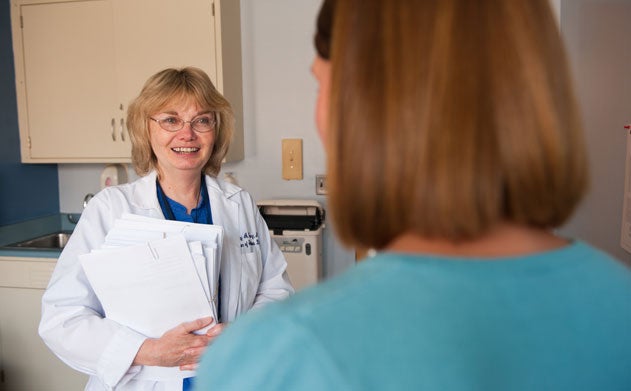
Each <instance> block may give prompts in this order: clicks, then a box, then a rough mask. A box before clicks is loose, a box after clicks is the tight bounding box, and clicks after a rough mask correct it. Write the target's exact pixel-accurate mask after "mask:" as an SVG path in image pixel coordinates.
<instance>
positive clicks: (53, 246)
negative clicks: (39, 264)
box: [4, 231, 72, 250]
mask: <svg viewBox="0 0 631 391" xmlns="http://www.w3.org/2000/svg"><path fill="white" fill-rule="evenodd" d="M71 234H72V232H70V231H61V232H54V233H52V234H48V235H44V236H39V237H37V238H33V239H28V240H24V241H22V242H17V243H13V244H8V245H6V246H4V247H7V248H22V249H29V250H42V249H50V250H61V249H63V248H64V246H66V243H68V239H70V235H71Z"/></svg>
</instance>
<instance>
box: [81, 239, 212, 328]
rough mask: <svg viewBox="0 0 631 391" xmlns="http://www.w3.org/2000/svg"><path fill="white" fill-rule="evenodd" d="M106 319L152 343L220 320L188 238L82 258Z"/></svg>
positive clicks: (98, 253)
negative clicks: (182, 327) (203, 321)
mask: <svg viewBox="0 0 631 391" xmlns="http://www.w3.org/2000/svg"><path fill="white" fill-rule="evenodd" d="M79 259H80V261H81V264H82V266H83V269H84V270H85V273H86V275H87V277H88V280H89V281H90V284H91V285H92V288H93V289H94V291H95V293H96V295H97V297H98V298H99V300H100V301H101V304H102V305H103V309H104V311H105V316H106V317H107V318H109V319H112V320H114V321H116V322H118V323H121V324H124V325H126V326H128V327H130V328H132V329H134V330H136V331H138V332H140V333H142V334H144V335H146V336H148V337H150V338H158V337H160V336H161V335H162V334H164V332H166V331H167V330H170V329H172V328H173V327H175V326H177V325H178V324H180V323H182V322H185V321H191V320H194V319H198V318H203V317H207V316H211V317H214V318H215V314H214V313H213V310H212V307H211V305H210V303H209V301H208V299H207V295H206V292H205V291H204V287H203V285H202V283H201V282H200V277H199V275H198V272H197V271H198V270H197V268H196V267H195V263H194V260H193V257H192V256H191V253H190V251H189V247H188V244H187V242H186V239H185V238H184V236H183V235H171V236H169V237H168V238H164V239H158V240H152V241H150V242H148V243H145V244H141V245H134V246H127V247H121V248H116V249H111V250H106V251H97V252H92V253H90V254H85V255H81V256H80V257H79Z"/></svg>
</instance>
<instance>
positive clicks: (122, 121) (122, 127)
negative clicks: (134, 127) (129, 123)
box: [121, 105, 125, 141]
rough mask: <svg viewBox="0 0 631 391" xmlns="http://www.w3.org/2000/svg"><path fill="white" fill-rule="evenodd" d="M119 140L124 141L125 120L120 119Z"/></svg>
mask: <svg viewBox="0 0 631 391" xmlns="http://www.w3.org/2000/svg"><path fill="white" fill-rule="evenodd" d="M121 107H122V105H121ZM121 140H123V141H125V120H124V119H122V118H121Z"/></svg>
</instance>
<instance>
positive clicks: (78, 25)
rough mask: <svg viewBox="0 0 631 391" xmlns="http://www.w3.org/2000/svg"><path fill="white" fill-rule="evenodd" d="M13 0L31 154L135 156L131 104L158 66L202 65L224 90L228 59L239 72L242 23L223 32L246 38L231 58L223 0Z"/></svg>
mask: <svg viewBox="0 0 631 391" xmlns="http://www.w3.org/2000/svg"><path fill="white" fill-rule="evenodd" d="M226 3H227V4H228V3H229V4H231V5H230V6H229V7H225V9H226V11H230V12H229V13H228V14H229V15H231V17H232V18H235V20H234V21H233V20H231V21H228V20H226V21H225V23H226V24H230V25H233V24H235V23H236V25H237V26H238V25H240V23H239V13H238V1H236V2H235V1H228V2H226ZM235 4H236V5H237V6H236V8H235ZM11 5H12V10H11V18H12V25H13V46H14V57H15V65H16V66H15V68H16V87H17V98H18V111H19V115H18V118H19V125H20V142H21V152H22V161H23V162H28V163H51V162H54V163H64V162H68V163H74V162H77V163H79V162H81V163H85V162H88V163H90V162H93V163H108V162H123V163H126V162H130V161H131V143H130V140H129V133H128V131H127V127H126V123H125V120H126V116H127V107H128V105H129V103H130V102H131V100H132V99H133V98H135V97H136V96H137V95H138V93H139V92H140V89H141V88H142V86H143V84H144V82H145V81H146V80H147V79H148V78H149V77H150V76H151V75H153V74H154V73H156V72H158V71H160V70H162V69H165V68H168V67H176V68H179V67H184V66H195V67H198V68H201V69H203V70H204V71H205V72H207V73H208V75H209V76H210V78H211V79H212V80H213V82H214V83H215V85H216V86H217V88H218V89H219V91H221V92H224V87H225V86H224V81H223V75H224V68H225V67H226V66H228V67H230V71H229V72H228V74H230V72H231V71H233V70H236V71H237V72H238V73H240V71H241V67H240V65H241V64H240V42H239V41H240V32H239V30H238V29H237V30H236V32H237V33H236V34H232V35H236V36H234V37H223V39H228V38H229V39H230V40H229V42H231V43H232V42H235V40H236V42H238V43H239V46H238V47H239V56H237V57H235V58H231V59H229V60H230V61H227V58H224V59H222V56H221V53H222V34H221V23H220V22H219V19H220V18H219V16H220V13H219V10H221V4H220V3H219V0H186V1H178V0H67V1H64V2H54V1H53V0H11ZM230 52H231V53H232V52H233V50H231V51H230ZM232 57H234V56H232ZM224 64H225V65H224ZM231 64H237V65H238V66H231ZM238 76H239V78H238V80H237V81H238V83H237V84H239V85H238V86H237V85H230V88H229V90H230V94H229V95H230V96H228V98H229V100H231V103H233V105H234V106H235V109H236V110H235V112H236V113H237V123H238V124H239V129H237V130H236V132H235V133H236V135H235V140H237V143H236V145H233V147H231V152H232V155H231V156H232V158H230V159H229V160H239V159H242V158H243V141H242V138H243V136H242V131H243V130H242V120H241V118H240V117H239V116H240V115H241V112H240V107H241V102H240V101H241V100H242V95H241V84H240V83H241V79H240V74H239V75H238ZM230 80H236V79H235V78H234V77H231V78H230ZM231 83H232V84H235V83H234V82H232V81H231ZM233 91H237V94H234V93H233ZM235 100H238V101H236V102H235ZM235 152H236V153H235Z"/></svg>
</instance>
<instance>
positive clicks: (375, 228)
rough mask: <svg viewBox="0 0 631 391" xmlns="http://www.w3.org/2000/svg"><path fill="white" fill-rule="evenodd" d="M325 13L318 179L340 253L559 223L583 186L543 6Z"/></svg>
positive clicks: (347, 3)
mask: <svg viewBox="0 0 631 391" xmlns="http://www.w3.org/2000/svg"><path fill="white" fill-rule="evenodd" d="M327 3H328V1H327ZM331 4H333V5H332V7H333V10H334V12H333V13H334V15H335V17H334V20H333V31H332V35H331V36H332V39H331V42H330V50H331V52H330V53H331V54H330V58H331V64H332V93H331V106H330V118H329V119H330V124H329V132H328V134H327V143H328V145H327V150H328V160H327V169H328V186H329V191H330V193H329V194H330V197H329V205H330V209H331V215H332V218H333V221H334V224H335V227H336V230H337V232H338V234H339V236H340V238H341V239H342V241H343V242H345V243H346V244H348V245H351V246H358V247H364V248H368V247H374V248H382V247H384V246H386V245H387V244H388V243H389V242H390V241H391V240H392V239H394V238H395V237H397V236H398V235H401V234H402V233H405V232H414V233H416V234H418V235H421V236H424V237H434V238H438V237H439V238H446V239H449V240H453V241H458V240H466V239H470V238H475V237H478V236H480V235H483V234H484V233H485V232H487V231H488V230H489V229H490V228H491V227H492V226H494V225H495V224H497V223H499V222H501V221H510V222H514V223H518V224H523V225H526V226H531V227H538V228H552V227H557V226H559V225H561V224H562V223H563V222H565V221H566V219H567V218H568V217H569V216H570V215H571V213H572V212H573V210H574V209H575V207H576V205H577V204H578V203H579V201H580V200H581V198H582V196H583V194H584V192H585V188H586V185H587V181H588V175H587V169H586V157H585V147H584V142H583V136H582V126H581V123H580V120H579V115H578V110H577V106H576V103H575V98H574V96H573V92H572V86H571V82H570V78H569V72H568V67H567V62H566V58H565V53H564V49H563V47H562V43H561V39H560V37H559V31H558V28H557V25H556V21H555V19H554V17H553V14H552V12H551V9H550V6H549V4H548V0H528V1H499V0H497V1H493V0H486V1H474V2H472V1H468V0H460V1H459V0H435V1H429V0H389V1H383V0H344V1H339V2H337V3H336V2H332V3H331ZM331 4H329V6H331ZM319 25H320V23H319ZM322 25H326V23H322ZM317 36H320V37H326V33H324V34H317Z"/></svg>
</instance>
